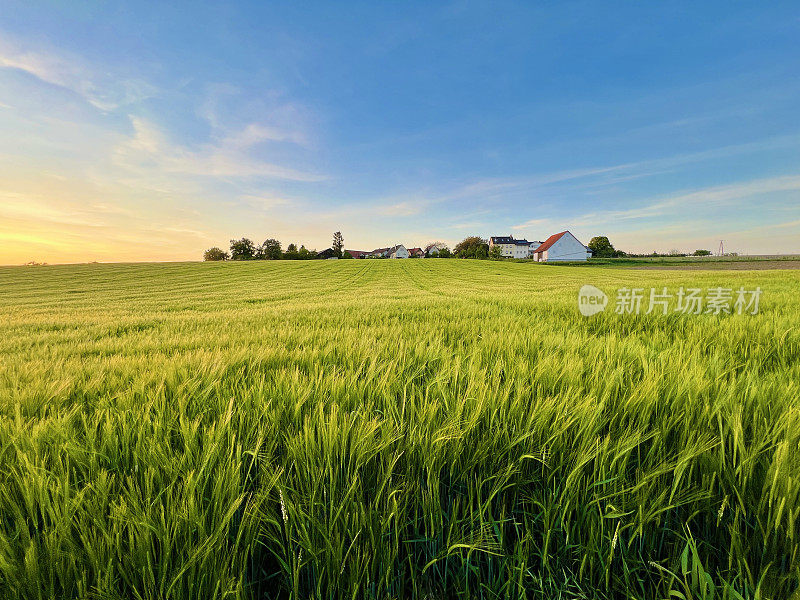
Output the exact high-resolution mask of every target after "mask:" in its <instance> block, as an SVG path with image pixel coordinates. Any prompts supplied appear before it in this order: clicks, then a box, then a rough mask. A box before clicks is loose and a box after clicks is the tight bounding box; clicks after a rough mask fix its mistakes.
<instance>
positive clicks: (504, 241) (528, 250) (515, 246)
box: [489, 235, 542, 258]
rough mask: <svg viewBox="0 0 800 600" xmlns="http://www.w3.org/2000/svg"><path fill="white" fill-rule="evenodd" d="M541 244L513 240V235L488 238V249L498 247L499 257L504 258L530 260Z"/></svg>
mask: <svg viewBox="0 0 800 600" xmlns="http://www.w3.org/2000/svg"><path fill="white" fill-rule="evenodd" d="M541 244H542V242H529V241H528V240H515V239H514V236H513V235H508V236H495V237H491V238H489V248H494V247H495V246H500V251H501V256H503V257H505V258H531V257H532V256H533V253H534V251H535V250H536V248H538V247H539V246H541Z"/></svg>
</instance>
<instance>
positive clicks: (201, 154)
mask: <svg viewBox="0 0 800 600" xmlns="http://www.w3.org/2000/svg"><path fill="white" fill-rule="evenodd" d="M131 123H132V125H133V130H134V132H133V135H132V136H131V138H130V139H129V140H127V141H126V142H124V143H123V144H121V145H120V146H119V147H117V149H116V150H115V153H114V161H115V163H116V164H117V165H118V166H123V167H128V168H133V169H158V170H161V171H163V172H166V173H179V174H185V175H194V176H203V177H233V178H238V177H244V178H246V177H263V178H274V179H285V180H292V181H321V180H322V179H324V177H323V176H321V175H318V174H316V173H310V172H304V171H299V170H296V169H293V168H290V167H285V166H282V165H277V164H273V163H270V162H267V161H263V160H259V159H258V158H255V157H254V156H253V155H252V154H251V153H249V152H248V150H249V149H250V148H251V147H252V146H253V145H255V144H257V143H260V142H264V141H267V140H272V139H275V137H276V136H277V137H279V138H280V139H284V138H281V137H280V136H278V134H276V133H275V132H274V131H273V130H271V129H269V128H266V127H263V126H261V125H258V124H250V125H248V126H247V127H246V128H245V129H243V130H242V131H239V132H235V133H233V134H232V135H230V136H228V137H225V138H223V139H221V140H220V141H219V142H217V143H211V142H210V143H205V144H201V145H200V146H199V147H198V148H197V149H190V148H188V147H186V146H182V145H180V144H176V143H173V142H171V141H170V140H169V139H168V138H167V136H166V134H165V133H164V132H163V131H162V130H161V129H159V128H158V127H157V126H156V125H155V124H154V123H152V122H150V121H148V120H146V119H143V118H141V117H131Z"/></svg>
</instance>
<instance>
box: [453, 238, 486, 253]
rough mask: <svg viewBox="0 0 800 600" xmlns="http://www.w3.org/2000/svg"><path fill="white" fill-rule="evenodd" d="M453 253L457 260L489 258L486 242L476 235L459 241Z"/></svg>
mask: <svg viewBox="0 0 800 600" xmlns="http://www.w3.org/2000/svg"><path fill="white" fill-rule="evenodd" d="M453 253H454V254H455V255H456V256H458V257H459V258H486V257H487V256H489V244H488V242H487V241H486V240H485V239H483V238H481V237H478V236H477V235H473V236H469V237H466V238H464V239H463V240H461V241H460V242H459V243H458V244H457V245H456V247H455V248H453Z"/></svg>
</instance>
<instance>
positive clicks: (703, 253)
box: [694, 250, 711, 256]
mask: <svg viewBox="0 0 800 600" xmlns="http://www.w3.org/2000/svg"><path fill="white" fill-rule="evenodd" d="M694 255H695V256H711V250H695V251H694Z"/></svg>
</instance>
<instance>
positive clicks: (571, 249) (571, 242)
mask: <svg viewBox="0 0 800 600" xmlns="http://www.w3.org/2000/svg"><path fill="white" fill-rule="evenodd" d="M591 255H592V251H591V250H589V248H587V247H586V246H584V245H583V244H582V243H581V242H579V241H578V238H576V237H575V236H574V235H572V234H571V233H570V232H569V231H562V232H561V233H555V234H553V235H551V236H550V237H549V238H547V239H546V240H545V241H544V242H542V244H541V245H539V246H538V247H537V248H536V249H535V250H534V251H533V258H534V260H536V261H537V262H558V261H585V260H586V259H588V258H589V257H590V256H591Z"/></svg>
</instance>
